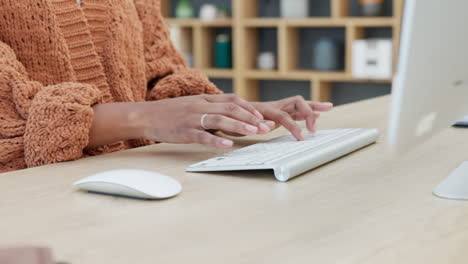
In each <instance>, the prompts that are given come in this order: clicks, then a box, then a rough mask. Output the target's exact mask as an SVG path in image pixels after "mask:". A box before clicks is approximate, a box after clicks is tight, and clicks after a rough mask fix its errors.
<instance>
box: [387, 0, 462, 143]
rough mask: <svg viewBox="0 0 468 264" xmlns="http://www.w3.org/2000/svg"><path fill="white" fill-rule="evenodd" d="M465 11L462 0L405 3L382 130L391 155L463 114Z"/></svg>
mask: <svg viewBox="0 0 468 264" xmlns="http://www.w3.org/2000/svg"><path fill="white" fill-rule="evenodd" d="M467 12H468V1H467V0H444V1H441V0H422V1H421V0H406V1H405V10H404V18H403V25H402V34H401V47H400V54H399V60H398V68H397V73H396V75H395V78H394V82H393V89H392V103H391V111H390V113H391V114H390V124H389V131H388V132H389V133H388V135H389V137H388V140H389V145H390V148H391V149H392V150H394V151H397V152H404V151H408V150H410V149H411V148H414V147H415V146H417V145H419V144H421V143H423V142H424V141H426V140H428V139H430V138H431V137H432V136H433V135H434V134H436V133H438V132H440V131H442V130H444V129H447V128H448V127H449V126H450V125H452V124H454V123H455V121H457V120H459V119H462V118H463V117H464V116H465V115H466V114H468V20H467V19H466V17H467ZM467 140H468V134H467Z"/></svg>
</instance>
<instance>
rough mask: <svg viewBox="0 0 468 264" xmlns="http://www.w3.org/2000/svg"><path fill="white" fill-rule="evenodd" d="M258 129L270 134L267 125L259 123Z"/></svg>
mask: <svg viewBox="0 0 468 264" xmlns="http://www.w3.org/2000/svg"><path fill="white" fill-rule="evenodd" d="M260 128H261V129H262V130H263V131H266V132H270V130H271V129H270V127H268V126H267V125H265V124H263V123H261V124H260Z"/></svg>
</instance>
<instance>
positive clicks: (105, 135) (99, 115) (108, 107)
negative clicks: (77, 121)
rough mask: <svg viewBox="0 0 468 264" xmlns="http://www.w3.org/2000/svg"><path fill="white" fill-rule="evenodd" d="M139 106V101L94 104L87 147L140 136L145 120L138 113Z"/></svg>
mask: <svg viewBox="0 0 468 264" xmlns="http://www.w3.org/2000/svg"><path fill="white" fill-rule="evenodd" d="M140 106H141V103H109V104H98V105H95V106H94V107H93V109H94V119H93V125H92V127H91V130H90V133H89V144H88V148H93V147H99V146H103V145H107V144H111V143H115V142H118V141H122V140H128V139H137V138H141V137H142V136H143V132H142V131H144V126H145V122H144V121H143V118H142V114H140V110H139V109H140V108H141V107H140Z"/></svg>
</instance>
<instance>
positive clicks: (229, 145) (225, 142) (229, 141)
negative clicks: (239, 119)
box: [221, 139, 234, 147]
mask: <svg viewBox="0 0 468 264" xmlns="http://www.w3.org/2000/svg"><path fill="white" fill-rule="evenodd" d="M221 144H223V145H224V146H226V147H231V146H232V145H233V144H234V142H232V141H231V140H227V139H225V140H223V141H221Z"/></svg>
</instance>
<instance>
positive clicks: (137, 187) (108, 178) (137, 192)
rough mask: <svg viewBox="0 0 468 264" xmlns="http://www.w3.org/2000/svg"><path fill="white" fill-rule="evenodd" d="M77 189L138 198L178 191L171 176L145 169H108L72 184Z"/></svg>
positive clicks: (165, 194)
mask: <svg viewBox="0 0 468 264" xmlns="http://www.w3.org/2000/svg"><path fill="white" fill-rule="evenodd" d="M73 185H74V186H76V187H78V188H79V189H82V190H85V191H90V192H97V193H103V194H111V195H119V196H127V197H133V198H140V199H166V198H169V197H172V196H175V195H177V194H179V193H180V191H181V190H182V186H181V185H180V183H179V182H178V181H176V180H174V179H173V178H171V177H169V176H167V175H163V174H160V173H155V172H151V171H146V170H110V171H105V172H101V173H98V174H94V175H91V176H89V177H86V178H84V179H82V180H79V181H77V182H75V183H74V184H73Z"/></svg>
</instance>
